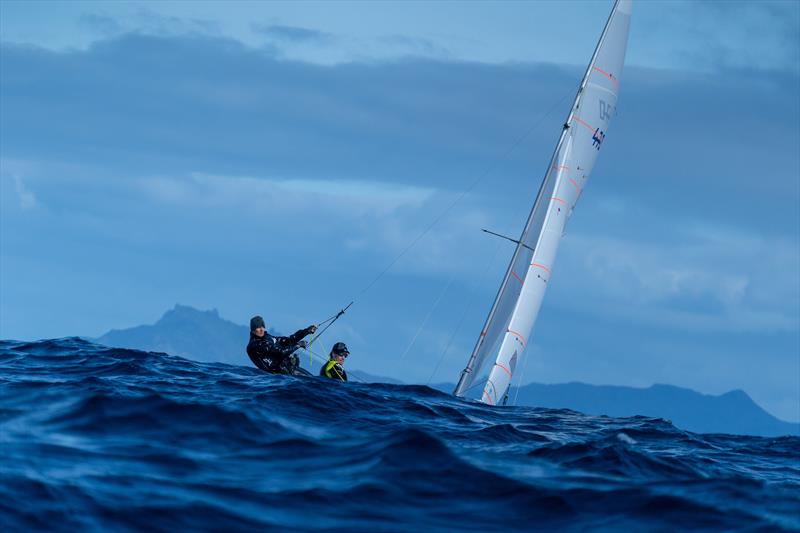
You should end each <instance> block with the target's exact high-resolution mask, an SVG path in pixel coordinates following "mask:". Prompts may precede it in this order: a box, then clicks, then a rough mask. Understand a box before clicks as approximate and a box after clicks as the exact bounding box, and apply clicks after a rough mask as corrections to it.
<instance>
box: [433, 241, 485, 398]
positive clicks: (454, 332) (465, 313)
mask: <svg viewBox="0 0 800 533" xmlns="http://www.w3.org/2000/svg"><path fill="white" fill-rule="evenodd" d="M499 253H500V243H499V242H498V243H497V246H495V248H494V252H493V253H492V255H491V256H490V257H489V261H488V262H487V263H486V268H485V269H484V271H483V275H482V278H483V280H484V281H486V279H487V277H488V276H489V271H490V270H491V269H492V264H493V263H494V261H495V259H497V255H498V254H499ZM453 277H454V278H455V273H454V274H453ZM452 282H453V280H452V279H451V280H450V283H452ZM448 286H449V283H448ZM446 291H447V289H445V292H446ZM476 299H477V293H475V294H473V295H472V298H471V299H470V301H469V303H468V304H467V305H466V307H464V312H463V314H462V315H461V318H460V319H459V321H458V325H457V326H456V329H455V331H453V334H452V335H451V336H450V340H449V341H448V342H447V346H445V348H444V351H443V352H442V355H441V356H439V361H437V362H436V367H435V368H434V369H433V372H432V373H431V377H429V378H428V382H427V383H426V385H429V384H430V382H431V381H432V380H433V376H435V375H436V371H437V370H439V366H440V365H441V364H442V361H444V356H445V355H446V354H447V351H448V350H449V349H450V345H451V344H452V343H453V340H454V339H455V338H456V334H457V333H458V330H460V329H461V326H462V324H463V323H464V319H465V318H466V317H467V313H468V312H469V310H470V309H472V306H473V304H474V303H475V300H476ZM467 390H469V389H467ZM465 392H466V391H465Z"/></svg>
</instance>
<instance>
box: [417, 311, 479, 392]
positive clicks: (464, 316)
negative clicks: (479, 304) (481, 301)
mask: <svg viewBox="0 0 800 533" xmlns="http://www.w3.org/2000/svg"><path fill="white" fill-rule="evenodd" d="M469 308H470V306H469V305H468V306H467V307H465V308H464V312H463V313H461V318H460V319H459V320H458V325H457V326H456V329H455V331H453V334H452V335H450V340H449V341H447V346H445V347H444V351H443V352H442V355H441V356H440V357H439V360H438V361H437V362H436V367H434V369H433V372H431V377H429V378H428V381H427V383H425V385H430V384H431V381H432V380H433V376H435V375H436V372H437V371H438V370H439V366H440V365H441V364H442V361H444V356H445V355H447V352H448V350H450V346H451V345H452V344H453V341H454V340H455V338H456V334H457V333H458V330H460V329H461V326H462V325H463V324H464V319H465V318H467V311H469Z"/></svg>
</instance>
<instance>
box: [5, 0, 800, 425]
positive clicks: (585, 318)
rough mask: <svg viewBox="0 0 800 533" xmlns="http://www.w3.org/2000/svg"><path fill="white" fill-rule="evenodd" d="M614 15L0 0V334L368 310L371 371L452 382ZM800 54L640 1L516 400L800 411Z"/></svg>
mask: <svg viewBox="0 0 800 533" xmlns="http://www.w3.org/2000/svg"><path fill="white" fill-rule="evenodd" d="M611 4H612V3H611V2H607V1H593V2H507V3H506V2H490V3H483V2H465V3H461V2H441V3H437V2H430V3H422V2H397V3H394V2H384V3H366V2H355V3H353V2H322V3H315V2H289V3H280V2H263V3H262V2H252V3H251V2H239V3H236V2H233V3H232V2H227V3H224V4H223V3H214V2H201V3H192V2H157V3H152V2H109V3H103V2H70V3H66V2H55V3H49V2H36V3H30V2H11V1H7V0H6V1H3V2H2V3H0V338H4V339H9V338H10V339H38V338H53V337H62V336H70V335H79V336H89V337H94V336H100V335H102V334H103V333H105V332H106V331H108V330H109V329H112V328H116V329H120V328H126V327H131V326H136V325H140V324H148V323H154V322H155V321H157V320H158V318H159V317H160V316H161V315H162V314H163V313H164V312H165V311H166V310H168V309H170V308H172V307H173V306H174V305H175V304H176V303H181V304H185V305H191V306H194V307H197V308H199V309H211V308H216V309H218V310H219V311H220V314H221V315H222V316H223V317H225V318H227V319H229V320H232V321H234V322H237V323H239V324H246V323H247V321H248V320H249V318H250V317H251V316H252V315H254V314H261V315H263V316H264V317H265V319H266V321H267V324H268V325H269V326H270V327H274V328H276V329H278V330H280V331H285V332H287V333H288V332H292V331H294V330H295V329H299V328H300V327H304V326H306V325H308V324H309V323H312V322H318V321H320V320H322V319H324V318H327V317H328V316H330V315H331V314H333V313H335V312H336V311H337V310H338V309H339V308H341V307H343V306H344V305H346V304H347V303H348V302H350V301H351V300H355V303H354V305H353V307H352V308H351V310H350V311H348V313H347V315H346V316H345V317H344V318H342V319H341V320H340V321H339V322H337V324H336V326H335V327H334V328H332V329H331V331H330V333H329V334H330V335H331V337H330V340H331V342H332V341H334V340H344V341H345V342H347V344H348V345H349V346H350V348H351V353H352V357H350V358H349V360H348V364H349V365H351V366H352V367H354V368H359V369H361V370H365V371H367V372H370V373H373V374H378V375H386V376H393V377H396V378H399V379H402V380H404V381H407V382H413V383H429V382H442V381H451V382H454V381H455V380H456V378H457V376H458V373H459V371H460V370H461V368H463V366H464V364H465V362H466V359H467V357H468V355H469V353H470V352H471V350H472V346H473V344H474V342H475V340H476V337H477V333H478V332H479V331H480V328H481V325H482V324H483V321H484V319H485V316H486V313H487V312H488V310H489V307H490V306H491V303H492V300H493V298H494V295H495V293H496V291H497V287H498V284H499V282H500V280H501V278H502V276H503V273H504V271H505V268H506V266H507V262H508V260H509V258H510V255H511V253H513V245H511V244H510V243H508V242H505V241H502V240H501V239H497V238H494V237H491V236H488V235H487V234H485V233H482V232H481V231H480V230H481V228H487V229H491V230H492V231H496V232H498V233H502V234H506V235H512V236H515V235H517V234H519V232H520V230H521V227H522V225H523V223H524V221H525V218H526V217H527V214H528V211H529V210H530V205H531V203H532V201H533V199H534V197H535V194H536V191H537V190H538V186H539V183H540V181H541V178H542V176H543V174H544V171H545V167H546V166H547V163H548V160H549V156H550V154H551V152H552V149H553V147H554V144H555V142H556V140H557V136H558V134H559V132H560V125H561V123H562V122H563V120H564V117H565V116H566V114H567V112H568V108H569V105H570V102H571V101H572V99H573V97H574V93H575V89H576V86H577V84H578V82H579V81H580V77H581V76H582V74H583V69H584V68H585V64H586V62H588V59H589V57H590V56H591V53H592V51H593V49H594V46H595V43H596V40H597V38H598V37H599V34H600V31H601V30H602V26H603V24H604V23H605V20H606V17H607V16H608V12H609V11H610V8H611ZM798 43H800V3H797V2H792V1H787V2H782V1H777V2H758V3H751V2H747V3H745V2H724V1H715V2H658V1H652V2H643V1H642V2H636V3H635V6H634V14H633V19H632V26H631V34H630V41H629V48H628V56H627V60H626V68H625V72H624V73H623V76H622V85H621V94H620V98H619V102H618V113H617V116H616V118H615V119H614V122H613V125H612V127H611V128H610V130H609V131H608V132H607V137H606V142H605V143H604V145H603V150H602V151H601V153H600V156H599V159H598V163H597V166H596V167H595V170H594V172H593V174H592V177H591V180H590V182H589V185H588V187H587V190H586V191H585V193H584V194H583V196H582V198H581V201H580V203H579V205H578V207H577V208H576V211H575V214H574V215H573V216H572V217H571V219H570V222H569V225H568V227H567V232H566V235H565V237H564V239H563V242H562V244H561V247H560V250H559V257H558V259H557V261H556V263H555V268H554V271H553V276H552V278H551V282H550V284H549V290H548V293H547V295H546V296H545V300H544V305H543V307H542V310H541V312H540V314H539V319H538V321H537V324H536V327H535V329H534V334H533V339H532V341H531V342H530V343H529V347H528V349H527V353H526V357H525V358H524V359H523V362H522V363H521V364H520V368H522V369H523V372H518V374H519V378H518V379H521V382H522V383H526V382H531V381H533V382H540V383H563V382H570V381H582V382H586V383H594V384H617V385H629V386H637V387H646V386H649V385H651V384H654V383H667V384H673V385H678V386H683V387H689V388H692V389H695V390H698V391H700V392H704V393H707V394H720V393H724V392H727V391H729V390H732V389H742V390H744V391H746V392H747V393H748V394H750V396H751V397H753V399H754V400H755V401H756V402H757V403H759V405H761V406H763V407H764V408H765V409H767V410H768V411H769V412H770V413H772V414H774V415H776V416H778V417H780V418H782V419H784V420H790V421H800V102H798V96H797V95H798V94H800V44H798ZM434 222H435V224H434ZM432 224H433V225H432ZM431 225H432V226H431ZM429 227H430V228H431V229H430V230H429V231H426V230H427V229H428V228H429ZM412 244H413V245H412ZM409 246H410V247H409ZM404 251H405V252H404ZM398 257H399V259H398ZM381 273H383V275H380V274H381ZM379 275H380V277H378V276H379ZM376 278H377V281H376ZM334 338H335V339H334ZM412 341H413V344H411V343H412ZM243 357H244V354H243Z"/></svg>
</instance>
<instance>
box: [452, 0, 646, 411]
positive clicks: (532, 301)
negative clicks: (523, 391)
mask: <svg viewBox="0 0 800 533" xmlns="http://www.w3.org/2000/svg"><path fill="white" fill-rule="evenodd" d="M632 7H633V0H616V2H615V4H614V8H613V9H612V10H611V15H610V16H609V17H608V21H607V22H606V26H605V28H604V29H603V33H602V35H601V36H600V41H599V42H598V43H597V48H596V49H595V51H594V55H593V56H592V60H591V61H590V62H589V66H588V68H587V69H586V74H585V75H584V77H583V80H582V81H581V85H580V87H579V89H578V94H577V96H576V97H575V102H574V103H573V104H572V108H571V109H570V113H569V116H568V117H567V121H566V122H565V124H564V128H563V130H562V132H561V137H560V138H559V140H558V144H557V145H556V149H555V151H554V153H553V157H552V158H551V160H550V164H549V166H548V169H547V172H546V173H545V176H544V180H543V181H542V185H541V187H540V188H539V193H538V194H537V196H536V200H535V202H534V204H533V208H532V209H531V213H530V215H529V216H528V221H527V223H526V224H525V228H524V229H523V231H522V235H521V236H520V238H519V241H518V243H517V248H516V250H515V251H514V255H513V257H512V258H511V263H510V264H509V266H508V270H507V271H506V275H505V277H504V278H503V282H502V284H501V285H500V290H499V291H498V293H497V297H496V298H495V301H494V305H493V306H492V309H491V311H490V312H489V316H488V317H487V318H486V323H485V324H484V327H483V330H482V331H481V333H480V335H479V336H478V341H477V343H476V344H475V349H474V350H473V351H472V355H471V356H470V359H469V362H468V363H467V367H466V368H465V369H464V370H463V371H462V372H461V377H460V378H459V381H458V385H456V388H455V391H454V392H453V394H455V395H456V396H463V395H464V393H465V392H466V391H467V390H469V389H470V388H472V382H473V381H474V380H475V377H476V376H477V375H478V374H479V373H480V372H481V369H482V367H483V366H484V363H485V362H486V361H487V360H489V359H490V356H491V355H492V354H496V356H495V363H494V366H493V367H492V368H491V370H490V371H489V377H488V379H487V381H486V384H485V386H484V390H483V395H482V396H481V401H482V402H484V403H488V404H490V405H496V404H497V403H498V402H501V401H502V400H503V398H504V396H505V394H506V392H507V391H508V387H509V385H510V384H511V378H512V376H513V374H514V370H515V369H516V366H517V362H518V360H519V358H520V356H521V355H522V352H523V350H524V349H525V346H526V345H527V343H528V342H529V340H530V333H531V331H532V330H533V324H534V322H535V321H536V316H537V315H538V313H539V308H540V307H541V304H542V298H543V297H544V292H545V289H546V288H547V282H548V280H549V279H550V273H551V271H552V268H553V261H554V260H555V257H556V251H557V250H558V244H559V242H560V240H561V235H562V234H563V233H564V227H565V225H566V222H567V219H568V218H569V217H570V215H571V214H572V210H573V209H574V208H575V204H576V203H577V201H578V198H580V195H581V191H583V188H584V187H585V186H586V181H587V180H588V178H589V174H590V172H591V171H592V168H594V163H595V160H596V159H597V154H598V153H599V151H600V148H601V147H602V145H603V142H604V140H605V136H606V132H607V131H608V125H609V123H610V121H611V117H613V116H614V115H615V113H616V108H617V94H618V93H619V81H620V77H621V74H622V66H623V63H624V62H625V48H626V46H627V42H628V26H629V24H630V17H631V11H632Z"/></svg>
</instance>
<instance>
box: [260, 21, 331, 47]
mask: <svg viewBox="0 0 800 533" xmlns="http://www.w3.org/2000/svg"><path fill="white" fill-rule="evenodd" d="M251 27H252V29H253V31H254V32H256V33H260V34H262V35H265V36H267V37H269V38H272V39H276V40H279V41H286V42H289V43H293V44H297V43H311V44H316V45H329V44H332V43H333V42H335V41H336V38H335V37H334V36H333V34H330V33H327V32H324V31H319V30H312V29H309V28H301V27H299V26H283V25H280V24H252V25H251Z"/></svg>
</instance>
